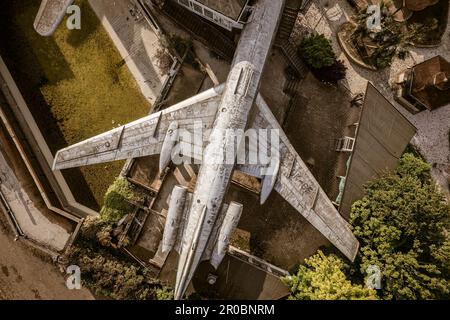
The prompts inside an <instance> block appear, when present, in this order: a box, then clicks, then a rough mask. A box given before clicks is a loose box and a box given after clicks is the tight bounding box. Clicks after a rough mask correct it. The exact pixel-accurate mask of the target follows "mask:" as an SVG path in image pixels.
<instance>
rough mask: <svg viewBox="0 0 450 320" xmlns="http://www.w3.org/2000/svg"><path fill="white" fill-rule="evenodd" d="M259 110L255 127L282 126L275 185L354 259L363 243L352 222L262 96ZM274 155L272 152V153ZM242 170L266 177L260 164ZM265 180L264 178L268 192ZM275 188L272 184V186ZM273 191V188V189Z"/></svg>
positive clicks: (316, 226) (340, 248) (341, 249)
mask: <svg viewBox="0 0 450 320" xmlns="http://www.w3.org/2000/svg"><path fill="white" fill-rule="evenodd" d="M256 106H257V109H258V110H257V112H256V115H255V119H254V122H253V125H252V128H254V129H278V130H279V136H280V140H281V141H280V145H279V151H280V152H279V156H280V158H279V160H278V162H279V163H278V165H279V166H278V168H279V169H278V170H277V171H276V173H275V174H274V176H273V178H272V177H268V178H269V179H268V180H271V179H273V182H272V184H271V183H268V184H266V187H267V185H272V187H273V188H274V189H275V190H276V191H277V192H278V193H279V194H280V195H281V196H282V197H283V198H284V199H285V200H286V201H287V202H289V203H290V204H291V205H292V206H293V207H294V208H295V209H297V211H298V212H299V213H300V214H302V215H303V216H304V217H305V218H306V220H308V221H309V222H310V223H311V224H312V225H313V226H314V227H315V228H316V229H317V230H319V231H320V232H321V233H322V234H323V235H324V236H325V237H326V238H327V239H328V240H329V241H330V242H331V243H332V244H333V245H334V246H336V247H337V248H338V249H339V250H340V251H341V252H342V253H343V254H344V255H345V256H346V257H347V258H349V259H350V260H352V261H353V260H354V259H355V256H356V254H357V252H358V248H359V243H358V240H357V239H356V238H355V236H354V235H353V233H352V231H351V229H350V226H349V224H348V223H347V221H345V219H344V218H343V217H342V216H341V215H340V214H339V212H338V211H337V210H336V208H335V207H334V205H333V204H332V202H331V201H330V200H329V198H328V197H327V195H326V194H325V192H324V191H323V190H322V188H321V187H320V186H319V183H318V182H317V181H316V179H315V178H314V176H313V175H312V173H311V172H310V171H309V169H308V167H307V166H306V165H305V163H304V162H303V160H302V159H301V158H300V156H299V155H298V153H297V152H296V151H295V149H294V147H293V146H292V145H291V143H290V142H289V140H288V138H287V136H286V134H285V133H284V132H283V130H282V129H281V127H280V125H279V124H278V121H277V120H276V118H275V117H274V116H273V114H272V112H271V111H270V109H269V107H268V106H267V104H266V102H265V101H264V99H263V98H262V97H261V95H258V97H257V99H256ZM267 154H270V151H269V153H267ZM237 169H238V170H241V171H242V172H244V173H247V174H249V175H252V176H257V177H259V178H262V179H265V176H264V174H262V172H263V171H261V170H262V169H264V168H262V167H261V166H260V165H238V166H237ZM264 188H265V182H264V181H263V190H262V194H263V193H264ZM269 188H270V189H271V187H269ZM269 192H270V191H269Z"/></svg>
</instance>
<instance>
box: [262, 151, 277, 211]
mask: <svg viewBox="0 0 450 320" xmlns="http://www.w3.org/2000/svg"><path fill="white" fill-rule="evenodd" d="M269 169H270V170H271V171H272V172H270V174H266V175H264V177H263V181H262V186H261V199H260V200H261V205H263V204H264V203H265V202H266V200H267V199H268V198H269V196H270V194H271V193H272V190H273V187H274V186H275V183H276V182H277V178H278V172H279V171H280V160H279V159H278V158H276V159H275V158H274V159H273V161H271V164H270V168H266V169H265V170H266V171H267V173H269Z"/></svg>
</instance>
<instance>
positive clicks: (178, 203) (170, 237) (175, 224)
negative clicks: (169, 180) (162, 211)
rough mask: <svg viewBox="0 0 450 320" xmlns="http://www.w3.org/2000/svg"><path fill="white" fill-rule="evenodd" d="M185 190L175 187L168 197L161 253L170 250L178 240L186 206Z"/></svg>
mask: <svg viewBox="0 0 450 320" xmlns="http://www.w3.org/2000/svg"><path fill="white" fill-rule="evenodd" d="M187 192H188V190H187V188H186V187H182V186H175V187H174V188H173V191H172V195H171V196H170V202H169V211H168V212H167V217H166V224H165V227H164V235H163V239H162V245H161V251H162V252H163V253H165V252H169V251H170V250H172V248H173V246H174V245H175V243H176V241H177V238H178V229H179V227H180V224H181V218H182V217H183V213H184V207H185V204H186V197H187Z"/></svg>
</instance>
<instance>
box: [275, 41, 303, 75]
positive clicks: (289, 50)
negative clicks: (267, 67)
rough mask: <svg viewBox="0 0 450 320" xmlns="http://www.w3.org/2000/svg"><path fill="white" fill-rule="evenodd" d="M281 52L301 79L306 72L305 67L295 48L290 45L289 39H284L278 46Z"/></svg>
mask: <svg viewBox="0 0 450 320" xmlns="http://www.w3.org/2000/svg"><path fill="white" fill-rule="evenodd" d="M278 47H279V48H280V50H281V52H283V54H284V57H285V58H286V60H287V61H288V62H289V64H290V65H291V66H292V67H293V68H294V70H295V71H296V72H297V73H298V76H299V78H301V79H303V78H304V77H305V75H306V73H307V67H306V65H305V64H304V63H303V61H302V59H300V56H299V55H298V52H297V49H296V48H295V47H294V45H292V43H291V42H290V41H289V40H285V41H284V42H283V43H281V44H280V45H279V46H278Z"/></svg>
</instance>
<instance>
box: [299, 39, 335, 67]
mask: <svg viewBox="0 0 450 320" xmlns="http://www.w3.org/2000/svg"><path fill="white" fill-rule="evenodd" d="M300 55H301V56H302V58H303V59H304V60H305V61H306V63H307V64H308V65H309V66H310V67H312V68H314V69H321V68H324V67H331V66H332V65H333V64H334V63H335V61H336V55H335V54H334V51H333V47H332V46H331V41H330V40H328V39H327V38H325V36H324V35H323V34H320V35H313V36H310V37H307V38H305V39H303V41H302V43H301V45H300Z"/></svg>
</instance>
